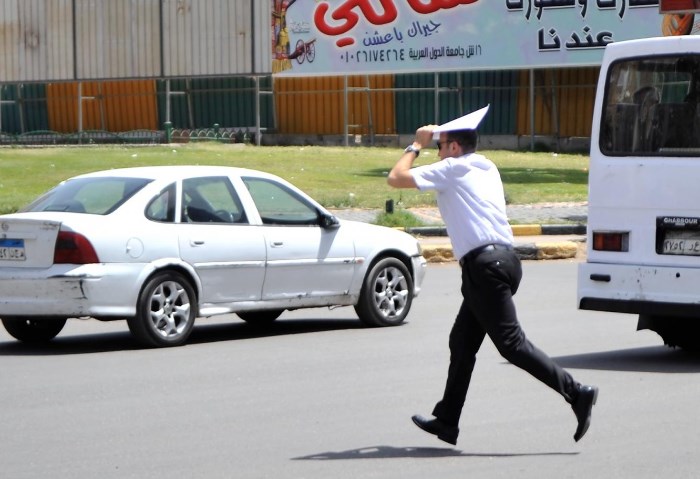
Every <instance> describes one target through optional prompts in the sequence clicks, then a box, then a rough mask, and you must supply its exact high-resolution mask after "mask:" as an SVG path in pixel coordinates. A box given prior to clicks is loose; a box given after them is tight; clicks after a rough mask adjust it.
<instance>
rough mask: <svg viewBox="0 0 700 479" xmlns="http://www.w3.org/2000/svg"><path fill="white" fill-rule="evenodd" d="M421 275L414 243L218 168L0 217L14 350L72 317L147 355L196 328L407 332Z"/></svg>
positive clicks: (53, 196)
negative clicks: (203, 322) (350, 314)
mask: <svg viewBox="0 0 700 479" xmlns="http://www.w3.org/2000/svg"><path fill="white" fill-rule="evenodd" d="M424 275H425V260H424V259H423V257H422V255H421V251H420V246H419V244H418V242H417V241H416V239H415V238H413V237H412V236H410V235H408V234H406V233H403V232H400V231H397V230H393V229H391V228H384V227H381V226H376V225H369V224H364V223H356V222H352V221H344V220H338V219H337V218H335V217H334V216H333V215H331V214H330V213H329V212H328V211H326V210H325V209H324V208H323V207H322V206H321V205H320V204H318V203H317V202H316V201H314V200H313V199H311V198H310V197H309V196H307V195H306V194H304V193H303V192H302V191H300V190H299V189H297V188H295V187H294V186H292V185H291V184H289V183H288V182H286V181H284V180H283V179H281V178H278V177H276V176H274V175H270V174H267V173H263V172H260V171H254V170H248V169H239V168H228V167H216V166H162V167H142V168H127V169H115V170H109V171H100V172H96V173H90V174H85V175H81V176H77V177H75V178H71V179H69V180H66V181H64V182H62V183H61V184H59V185H58V186H56V187H55V188H53V189H52V190H50V191H49V192H47V193H45V194H44V195H42V196H41V197H39V198H38V199H37V200H35V201H34V202H33V203H31V204H30V205H29V206H27V207H26V208H24V209H23V210H22V211H20V212H18V213H14V214H8V215H2V216H0V318H2V323H3V325H4V326H5V329H6V330H7V331H8V332H9V334H10V335H12V336H13V337H15V338H17V339H19V340H21V341H26V342H44V341H49V340H51V339H53V338H54V337H55V336H56V335H57V334H58V333H59V332H60V331H61V329H62V328H63V326H64V325H65V323H66V320H67V319H68V318H95V319H98V320H114V319H126V321H127V323H128V325H129V329H130V331H131V333H132V334H133V335H134V337H135V338H136V339H138V340H139V341H140V342H142V343H144V344H146V345H148V346H175V345H180V344H182V343H184V342H185V341H186V340H187V338H188V337H189V335H190V333H191V331H192V327H193V325H194V320H195V318H197V317H208V316H214V315H219V314H227V313H237V314H238V316H239V317H240V318H242V319H243V320H245V321H248V322H256V323H266V322H271V321H274V320H275V319H277V318H278V317H279V316H280V314H282V312H283V311H284V310H292V309H298V308H312V307H320V306H338V305H352V306H354V307H355V310H356V312H357V314H358V316H359V318H360V320H362V322H364V323H365V324H367V325H370V326H393V325H398V324H400V323H402V322H403V321H404V319H405V318H406V315H407V314H408V311H409V309H410V308H411V302H412V301H413V298H414V297H415V296H416V295H417V294H418V293H419V291H420V285H421V282H422V280H423V277H424Z"/></svg>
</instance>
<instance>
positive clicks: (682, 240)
mask: <svg viewBox="0 0 700 479" xmlns="http://www.w3.org/2000/svg"><path fill="white" fill-rule="evenodd" d="M661 253H662V254H678V255H686V256H700V232H697V231H668V232H666V237H665V238H664V241H663V243H662V248H661Z"/></svg>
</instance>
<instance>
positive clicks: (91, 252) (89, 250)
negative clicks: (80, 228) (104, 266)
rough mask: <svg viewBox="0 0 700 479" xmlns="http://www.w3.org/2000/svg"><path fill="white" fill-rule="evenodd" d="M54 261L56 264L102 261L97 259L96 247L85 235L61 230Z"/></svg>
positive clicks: (57, 239)
mask: <svg viewBox="0 0 700 479" xmlns="http://www.w3.org/2000/svg"><path fill="white" fill-rule="evenodd" d="M53 262H54V264H65V263H69V264H88V263H99V262H100V261H99V260H98V259H97V253H96V252H95V248H93V247H92V244H91V243H90V241H88V239H87V238H86V237H85V236H83V235H81V234H78V233H74V232H72V231H59V232H58V237H57V238H56V249H55V250H54V253H53Z"/></svg>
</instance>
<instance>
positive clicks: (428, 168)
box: [409, 159, 451, 191]
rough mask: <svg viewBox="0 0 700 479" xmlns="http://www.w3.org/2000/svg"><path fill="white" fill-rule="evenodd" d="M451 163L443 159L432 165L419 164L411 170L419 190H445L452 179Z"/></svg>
mask: <svg viewBox="0 0 700 479" xmlns="http://www.w3.org/2000/svg"><path fill="white" fill-rule="evenodd" d="M450 169H451V164H450V161H449V160H447V159H446V160H441V161H437V162H435V163H432V164H430V165H423V166H417V167H415V168H411V169H410V170H409V171H410V173H411V175H412V176H413V180H414V181H415V182H416V186H417V187H418V189H419V190H437V191H441V190H444V189H445V187H446V185H447V184H448V182H449V179H450V174H449V172H450Z"/></svg>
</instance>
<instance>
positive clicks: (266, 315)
mask: <svg viewBox="0 0 700 479" xmlns="http://www.w3.org/2000/svg"><path fill="white" fill-rule="evenodd" d="M283 312H284V309H268V310H262V311H241V312H240V313H236V314H238V317H239V318H241V319H242V320H243V321H245V322H246V323H248V324H270V323H272V322H273V321H274V320H276V319H277V318H279V317H280V315H281V314H282V313H283Z"/></svg>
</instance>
